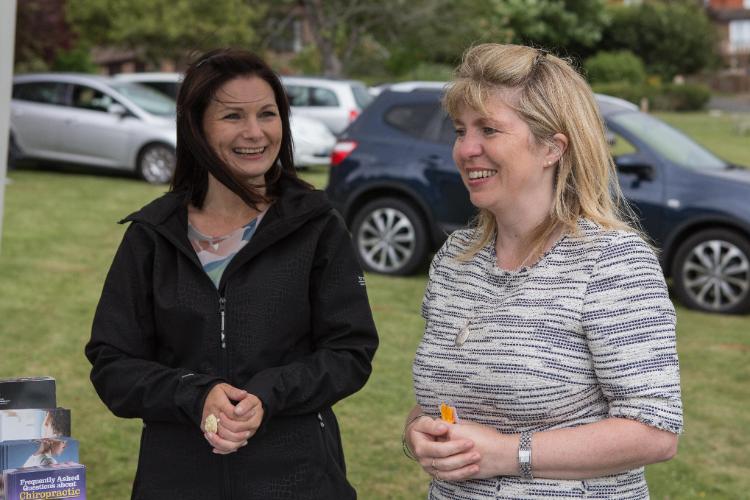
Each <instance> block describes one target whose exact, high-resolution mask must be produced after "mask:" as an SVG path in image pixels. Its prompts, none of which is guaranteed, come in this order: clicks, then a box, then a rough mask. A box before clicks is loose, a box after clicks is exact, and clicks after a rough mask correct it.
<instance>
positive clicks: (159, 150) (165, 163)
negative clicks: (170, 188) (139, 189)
mask: <svg viewBox="0 0 750 500" xmlns="http://www.w3.org/2000/svg"><path fill="white" fill-rule="evenodd" d="M176 163H177V156H176V155H175V151H174V148H173V147H171V146H168V145H166V144H149V145H148V146H146V147H145V148H143V149H142V150H141V152H140V154H139V155H138V165H137V169H138V174H139V175H140V176H141V177H142V178H143V180H145V181H146V182H148V183H149V184H166V183H167V182H169V181H170V180H171V179H172V175H173V174H174V167H175V164H176Z"/></svg>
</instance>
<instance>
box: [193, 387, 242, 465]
mask: <svg viewBox="0 0 750 500" xmlns="http://www.w3.org/2000/svg"><path fill="white" fill-rule="evenodd" d="M247 396H248V393H247V391H245V390H243V389H238V388H237V387H234V386H232V385H229V384H227V383H220V384H216V385H215V386H213V387H212V388H211V390H210V391H209V392H208V396H206V401H205V403H204V404H203V418H202V420H201V430H202V431H203V435H204V436H205V438H206V440H207V441H208V442H209V444H211V446H213V451H214V453H218V454H222V455H226V454H228V453H233V452H235V451H237V450H238V449H240V448H241V447H243V446H245V445H246V444H247V439H248V438H249V437H250V433H249V432H248V431H247V430H240V431H239V432H235V431H233V430H232V429H235V430H237V429H239V426H238V425H237V423H236V422H234V421H233V419H231V418H230V417H227V415H234V409H235V406H234V403H233V402H234V401H242V400H244V399H245V398H246V397H247ZM209 415H214V416H215V417H216V418H218V419H219V425H218V430H217V432H215V433H214V432H206V429H205V425H206V417H208V416H209Z"/></svg>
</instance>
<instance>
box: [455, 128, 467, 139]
mask: <svg viewBox="0 0 750 500" xmlns="http://www.w3.org/2000/svg"><path fill="white" fill-rule="evenodd" d="M454 132H455V133H456V137H463V136H465V135H466V131H465V130H464V129H462V128H457V129H456V130H455V131H454Z"/></svg>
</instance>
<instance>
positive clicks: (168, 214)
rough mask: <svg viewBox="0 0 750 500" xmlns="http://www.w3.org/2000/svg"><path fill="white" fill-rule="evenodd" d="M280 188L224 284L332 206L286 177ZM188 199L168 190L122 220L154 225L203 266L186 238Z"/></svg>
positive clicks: (315, 192) (314, 192) (190, 257)
mask: <svg viewBox="0 0 750 500" xmlns="http://www.w3.org/2000/svg"><path fill="white" fill-rule="evenodd" d="M280 187H281V195H280V196H279V197H278V199H277V200H276V201H274V203H273V204H272V205H271V206H270V207H269V209H268V212H267V213H266V215H265V216H264V217H263V220H261V223H260V226H258V229H257V230H256V232H255V235H254V236H253V238H252V240H250V243H248V245H246V246H245V247H243V249H242V250H241V251H240V253H238V254H237V255H236V256H235V257H234V258H233V259H232V262H231V263H230V265H229V267H228V268H227V269H226V270H225V272H224V275H223V277H222V280H221V281H222V284H223V282H224V278H225V277H226V276H227V275H229V274H231V271H232V270H233V269H236V268H237V267H239V266H240V265H242V264H243V263H245V262H247V261H248V260H249V259H251V258H252V257H253V256H255V255H257V254H258V253H259V252H260V251H262V250H263V249H265V248H267V247H268V246H269V245H271V244H273V243H275V242H276V241H279V240H281V239H282V238H284V237H286V236H287V235H289V234H292V233H293V232H295V231H296V230H297V229H299V228H300V227H302V226H303V225H304V224H306V223H307V222H308V221H310V220H312V219H314V218H316V217H318V216H319V215H321V214H323V213H326V212H328V211H330V210H331V209H332V207H331V204H330V202H329V201H328V198H327V197H326V195H325V193H324V192H322V191H318V190H314V191H313V190H309V189H305V188H303V187H301V186H298V185H296V184H294V183H293V182H290V181H288V180H283V179H282V181H281V185H280ZM188 201H189V197H188V196H187V193H184V192H170V193H166V194H165V195H163V196H161V197H159V198H157V199H155V200H154V201H152V202H151V203H149V204H148V205H146V206H144V207H143V208H142V209H140V210H138V211H137V212H134V213H132V214H130V215H128V216H127V217H125V218H124V219H122V220H121V221H120V223H121V224H123V223H126V222H137V223H141V224H146V225H148V226H151V227H152V228H153V229H154V230H156V231H157V232H158V233H159V234H161V235H162V236H164V237H165V238H166V239H167V240H169V241H170V242H171V243H172V244H173V245H174V246H175V247H177V248H178V249H180V250H181V251H182V252H183V253H184V254H185V255H186V256H187V257H188V258H189V259H191V260H192V261H194V262H195V263H196V264H198V265H199V266H200V262H199V261H198V257H197V255H196V254H195V251H194V250H193V248H192V246H191V245H190V242H189V241H188V238H187V204H188ZM220 288H221V285H220Z"/></svg>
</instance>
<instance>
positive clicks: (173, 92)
mask: <svg viewBox="0 0 750 500" xmlns="http://www.w3.org/2000/svg"><path fill="white" fill-rule="evenodd" d="M182 77H183V75H182V74H181V73H120V74H117V75H115V79H117V80H121V81H128V82H136V83H140V84H141V85H147V86H149V87H151V88H153V89H155V90H158V91H159V92H162V93H163V94H166V95H168V96H169V97H171V98H172V99H174V100H177V92H179V90H180V83H182ZM289 127H290V128H291V130H292V143H293V144H294V164H295V166H296V167H298V168H301V167H312V166H316V165H328V162H329V158H330V156H331V150H332V149H333V146H334V144H336V137H335V136H334V135H333V134H332V133H331V132H330V131H329V129H328V127H326V125H325V124H324V123H323V122H321V121H320V120H316V119H315V118H312V117H308V116H304V115H301V114H300V113H298V112H295V111H294V110H293V111H292V113H291V115H290V117H289Z"/></svg>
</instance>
